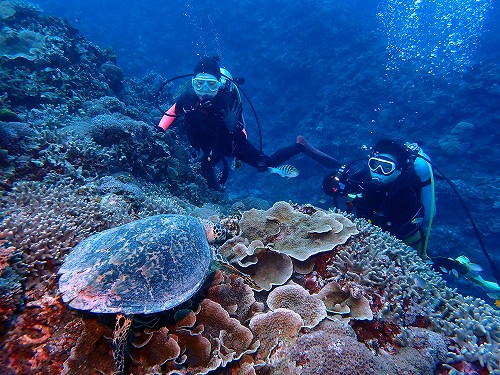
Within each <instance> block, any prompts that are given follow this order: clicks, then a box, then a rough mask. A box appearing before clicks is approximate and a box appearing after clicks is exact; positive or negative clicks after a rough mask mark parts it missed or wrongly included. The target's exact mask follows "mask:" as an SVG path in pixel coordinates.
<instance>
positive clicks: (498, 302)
mask: <svg viewBox="0 0 500 375" xmlns="http://www.w3.org/2000/svg"><path fill="white" fill-rule="evenodd" d="M495 306H496V307H500V299H497V300H496V301H495Z"/></svg>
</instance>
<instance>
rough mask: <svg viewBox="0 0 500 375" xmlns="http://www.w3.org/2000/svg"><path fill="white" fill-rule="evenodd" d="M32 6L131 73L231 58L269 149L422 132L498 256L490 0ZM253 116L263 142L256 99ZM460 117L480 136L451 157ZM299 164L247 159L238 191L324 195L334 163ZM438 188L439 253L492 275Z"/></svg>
mask: <svg viewBox="0 0 500 375" xmlns="http://www.w3.org/2000/svg"><path fill="white" fill-rule="evenodd" d="M34 3H36V4H39V5H40V7H41V8H42V9H43V10H44V13H45V14H46V15H56V16H60V17H63V18H66V19H67V20H68V21H69V22H70V23H71V24H72V25H73V26H74V27H76V28H78V29H79V30H80V32H81V34H82V35H84V36H85V37H87V38H88V39H89V40H91V41H92V42H94V43H95V44H97V45H99V46H101V47H110V48H112V49H113V50H114V51H115V53H116V55H117V58H118V64H119V65H120V66H121V67H122V68H123V70H124V71H125V73H126V75H127V76H129V77H141V76H143V75H145V74H147V73H148V72H150V71H153V72H158V73H161V74H162V75H163V76H164V77H171V76H175V75H180V74H186V73H190V72H191V71H192V67H193V66H194V64H195V62H196V61H197V58H198V57H199V56H202V55H213V54H218V55H220V56H221V58H222V64H223V65H224V66H226V67H227V68H229V69H230V71H231V72H232V73H233V75H235V76H244V77H245V79H246V81H247V83H245V85H244V86H243V88H244V91H245V92H246V93H247V94H248V96H249V97H250V98H251V101H252V103H253V105H254V107H255V108H256V111H257V113H258V116H259V120H260V123H261V126H262V132H263V136H264V139H263V141H264V150H265V151H266V152H267V153H271V152H273V151H274V150H276V149H277V148H279V147H282V146H286V145H289V144H291V143H293V142H294V141H295V136H296V135H298V134H304V135H305V136H306V137H307V138H308V139H310V140H311V141H312V142H313V143H314V144H316V145H318V146H319V147H320V148H322V149H323V150H325V151H327V152H329V153H330V154H332V155H333V156H335V157H337V158H339V159H340V160H343V161H345V162H348V161H350V160H353V159H355V158H358V157H362V156H364V155H365V151H364V150H363V146H364V145H370V144H372V143H373V142H374V141H375V140H376V139H378V138H380V137H382V136H385V137H387V136H389V137H391V138H396V139H404V140H409V141H417V140H418V141H423V144H424V145H425V147H426V151H427V152H428V153H429V155H431V157H432V158H433V160H434V161H435V162H436V164H437V165H439V166H440V167H441V168H442V169H443V170H444V172H445V173H446V174H447V175H448V177H449V178H450V179H451V180H453V181H454V183H456V184H457V185H458V186H459V191H460V193H461V194H463V196H464V199H465V201H466V203H467V204H468V206H469V207H470V209H471V212H472V215H473V217H475V218H476V220H477V223H478V226H479V228H480V229H481V231H482V232H483V234H484V236H485V242H486V244H487V245H488V248H489V249H490V252H491V255H492V257H493V259H494V260H495V261H496V262H497V263H498V262H500V251H499V250H498V243H499V241H500V234H499V233H498V229H499V225H498V224H497V223H498V222H499V220H498V219H499V213H500V191H499V189H498V185H499V180H498V167H499V162H498V160H499V159H500V151H499V149H500V147H499V143H500V133H499V130H498V126H499V125H500V124H499V122H500V88H499V87H500V71H499V69H498V63H499V61H500V11H499V9H498V7H497V6H496V5H492V1H491V0H477V1H476V0H440V1H438V0H436V1H426V0H416V1H415V0H412V1H406V0H401V1H398V0H383V1H378V2H377V1H373V0H358V1H354V2H353V1H335V2H333V1H332V2H329V1H322V2H318V1H312V0H307V1H300V2H299V1H291V0H279V1H264V0H260V1H250V0H246V1H238V2H231V3H229V2H222V1H215V0H206V1H194V0H187V1H179V0H173V1H168V2H165V1H159V0H151V1H144V0H143V1H117V0H112V1H95V0H85V1H72V2H71V5H68V3H66V2H61V1H59V0H38V1H36V2H34ZM352 82H356V85H354V84H353V83H352ZM360 82H361V84H360ZM430 96H432V100H429V97H430ZM245 116H246V118H247V120H248V124H247V125H248V131H249V134H250V139H251V140H252V141H253V142H254V144H258V132H257V127H256V121H255V119H254V116H252V113H251V112H250V109H249V106H248V105H245ZM460 121H467V122H470V123H472V124H474V131H473V133H471V134H465V135H463V136H462V138H460V139H459V146H460V147H462V149H461V150H462V151H460V152H457V153H448V152H447V151H448V148H449V147H451V146H445V145H444V144H445V142H444V141H446V136H447V135H450V134H451V133H450V132H451V129H453V128H454V127H455V125H456V124H457V123H459V122H460ZM153 125H154V124H151V126H153ZM293 164H294V165H295V166H297V167H298V168H299V170H300V171H301V174H300V176H299V177H298V178H297V179H295V180H289V181H286V182H285V184H284V180H282V179H281V178H280V177H278V176H266V177H263V176H262V175H260V174H258V173H257V172H255V171H253V170H251V168H249V167H244V168H243V169H242V170H241V171H238V172H233V173H232V175H231V177H230V180H229V182H228V189H227V192H228V194H229V196H231V197H239V196H248V195H256V196H259V197H261V198H265V199H269V200H270V201H275V200H278V199H282V200H293V201H297V202H300V203H306V202H309V203H313V204H319V202H320V201H322V200H323V199H324V198H325V197H324V196H323V195H322V193H321V189H320V184H321V180H322V177H323V176H324V175H325V174H326V173H327V172H329V171H328V170H325V169H324V168H322V167H319V166H318V165H317V164H315V163H313V162H311V161H310V160H308V159H307V158H304V157H297V158H296V159H294V160H293ZM285 185H286V187H285ZM437 193H438V199H439V200H438V212H439V214H438V217H437V218H436V223H435V228H436V233H435V235H434V238H435V239H434V242H432V240H431V246H432V245H434V246H435V248H439V251H440V255H449V256H452V255H454V256H456V255H459V254H462V253H466V254H467V255H468V256H469V258H471V259H472V260H473V261H475V262H478V263H481V264H482V265H483V266H484V268H485V270H486V271H487V272H489V269H488V263H487V262H486V260H485V258H484V256H483V255H482V252H481V250H480V247H479V245H478V243H477V240H476V238H475V235H474V233H473V231H472V230H471V229H470V228H471V227H470V224H469V222H468V220H467V217H466V215H465V213H464V211H463V210H462V209H461V207H460V205H459V203H458V201H457V199H456V198H455V196H454V193H453V192H452V191H451V189H450V188H449V187H448V186H447V184H446V183H445V182H443V181H438V182H437ZM326 204H328V202H327V203H326ZM450 228H452V229H453V232H452V233H450V230H451V229H450Z"/></svg>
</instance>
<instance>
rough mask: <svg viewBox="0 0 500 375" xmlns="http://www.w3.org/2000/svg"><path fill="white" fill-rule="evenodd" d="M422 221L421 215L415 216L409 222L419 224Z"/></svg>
mask: <svg viewBox="0 0 500 375" xmlns="http://www.w3.org/2000/svg"><path fill="white" fill-rule="evenodd" d="M423 221H424V218H423V217H416V218H414V219H413V220H412V221H411V223H412V224H417V225H419V224H420V223H422V222H423Z"/></svg>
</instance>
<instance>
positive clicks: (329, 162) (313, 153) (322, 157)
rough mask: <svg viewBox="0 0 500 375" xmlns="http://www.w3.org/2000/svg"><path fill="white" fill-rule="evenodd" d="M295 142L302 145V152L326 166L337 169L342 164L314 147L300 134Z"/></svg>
mask: <svg viewBox="0 0 500 375" xmlns="http://www.w3.org/2000/svg"><path fill="white" fill-rule="evenodd" d="M297 144H300V145H302V146H303V151H302V152H304V153H305V154H306V155H307V156H309V157H310V158H311V159H313V160H316V161H317V162H318V163H320V164H322V165H324V166H325V167H327V168H332V169H337V168H340V167H341V166H342V163H341V162H339V161H338V160H336V159H334V158H333V157H331V156H330V155H328V154H325V153H324V152H322V151H320V150H318V149H317V148H316V147H314V146H313V145H311V144H310V143H309V142H307V141H306V139H305V138H304V137H303V136H301V135H299V136H297Z"/></svg>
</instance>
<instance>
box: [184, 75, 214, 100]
mask: <svg viewBox="0 0 500 375" xmlns="http://www.w3.org/2000/svg"><path fill="white" fill-rule="evenodd" d="M191 84H192V85H193V88H194V91H195V92H196V93H197V94H199V95H207V94H208V95H210V94H212V95H213V96H215V94H216V93H217V91H218V90H219V87H220V86H221V83H220V82H219V80H217V78H215V76H213V75H211V74H203V73H202V74H198V75H197V76H196V77H194V78H193V79H192V80H191Z"/></svg>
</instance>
